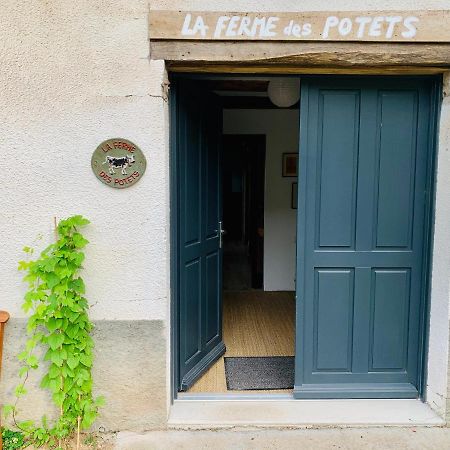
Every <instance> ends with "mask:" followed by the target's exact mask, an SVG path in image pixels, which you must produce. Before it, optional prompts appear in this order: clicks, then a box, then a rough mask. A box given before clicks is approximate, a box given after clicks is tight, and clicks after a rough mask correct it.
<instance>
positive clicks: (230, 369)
mask: <svg viewBox="0 0 450 450" xmlns="http://www.w3.org/2000/svg"><path fill="white" fill-rule="evenodd" d="M188 83H189V84H190V89H191V90H192V91H196V92H197V93H198V92H202V94H201V95H202V98H203V99H204V104H203V106H204V105H208V113H206V114H205V117H202V115H203V114H204V111H200V110H199V111H197V112H196V111H194V110H192V111H191V112H190V117H191V120H192V122H194V121H196V119H194V117H197V118H198V120H197V122H198V123H197V125H196V126H197V127H198V129H197V130H198V131H197V133H198V136H201V135H202V134H205V133H206V132H210V133H212V132H213V131H212V130H214V134H215V136H210V137H209V138H205V139H203V140H202V139H201V138H200V137H199V138H198V139H197V137H195V134H196V133H193V132H192V129H193V124H192V122H191V125H188V126H190V128H191V132H190V135H189V138H190V139H191V140H192V139H193V141H192V147H195V146H197V147H198V148H199V147H201V146H202V142H203V144H204V146H205V148H204V149H203V150H200V153H195V154H194V155H192V154H191V156H190V160H191V161H192V160H195V161H196V162H195V165H196V170H197V169H198V167H199V166H200V171H201V170H202V169H201V166H202V165H203V166H205V167H208V174H209V176H210V178H208V179H207V181H206V182H208V180H209V183H210V187H209V188H208V191H209V193H203V194H202V193H200V192H197V191H196V192H195V195H196V196H197V197H198V196H202V195H203V196H204V195H206V196H207V197H208V195H209V196H210V198H208V199H207V200H206V208H204V210H205V209H206V210H207V211H208V213H207V216H208V217H205V218H203V221H206V222H208V221H211V223H213V222H215V221H216V220H217V221H218V223H219V226H217V225H216V226H211V233H210V239H209V238H208V231H207V232H206V241H207V240H208V239H209V243H207V244H205V245H209V246H210V250H208V252H210V253H209V255H210V256H209V257H207V258H206V259H205V262H206V264H208V263H210V267H209V269H208V268H207V271H208V273H209V277H208V276H207V275H206V274H205V277H208V279H205V281H204V282H205V283H206V284H208V283H211V273H212V272H214V274H216V275H217V274H218V275H217V276H218V282H217V283H215V282H214V283H213V284H212V285H211V284H210V285H209V287H208V288H207V289H208V290H209V292H214V294H213V297H214V299H215V300H214V301H216V302H217V303H218V304H219V306H218V308H220V311H215V312H213V314H212V316H211V317H210V318H209V319H208V320H211V321H212V322H213V323H214V325H217V330H216V329H215V328H214V325H213V326H211V334H210V336H207V337H205V338H203V339H205V340H211V338H213V339H214V337H215V336H216V334H215V332H216V331H217V332H218V333H220V332H221V333H222V336H223V344H224V347H225V348H223V347H220V344H217V345H218V346H219V350H218V351H217V352H216V353H215V354H214V357H212V358H211V359H210V360H209V361H207V362H205V366H206V365H207V367H205V366H203V367H202V369H201V372H202V373H200V371H199V372H197V373H196V374H195V377H196V378H195V379H194V378H193V379H189V380H187V382H186V383H185V384H184V385H183V383H181V386H180V390H181V391H185V392H188V393H189V394H192V393H210V394H223V393H231V394H236V393H239V394H243V393H245V394H255V393H257V394H266V393H273V392H276V393H292V390H293V386H294V356H295V350H294V346H295V295H294V290H295V248H296V238H295V236H296V209H295V208H296V205H294V203H295V202H294V200H293V197H292V195H293V184H294V183H296V182H297V178H296V174H295V173H293V172H291V173H290V174H289V175H290V176H287V174H286V173H284V172H283V166H282V163H283V157H284V155H285V154H294V155H295V156H297V155H298V117H299V116H298V101H297V102H296V103H295V105H293V106H292V107H290V108H279V107H277V106H275V105H274V104H272V103H271V102H270V100H269V98H268V94H267V87H268V83H269V79H267V78H266V79H261V78H256V79H255V78H235V77H234V78H230V77H215V79H206V80H205V79H203V80H197V81H190V82H188ZM194 86H195V87H194ZM197 103H198V97H197ZM192 109H194V108H192ZM215 114H216V117H217V119H216V121H214V119H213V116H214V115H215ZM196 115H197V116H196ZM202 122H203V123H204V125H202V124H201V123H202ZM213 122H214V123H213ZM204 127H205V128H208V131H207V130H205V128H204ZM216 138H217V140H216ZM211 145H217V146H218V148H219V156H218V160H217V164H216V160H215V159H214V161H212V160H211V157H209V159H208V157H207V156H205V154H206V153H208V152H209V151H210V150H208V149H207V147H208V148H209V147H210V146H211ZM202 155H203V156H202ZM202 158H204V159H203V160H202ZM296 161H297V159H295V163H296ZM291 164H292V161H291ZM186 167H187V165H186ZM292 170H293V171H294V172H295V171H296V167H294V169H292V167H291V171H292ZM191 173H192V172H191ZM213 174H214V175H213ZM186 176H187V177H188V176H189V175H186ZM198 176H199V177H201V173H199V174H198ZM215 177H217V180H219V182H218V183H216V179H215ZM186 179H187V178H186ZM197 181H198V178H197V179H196V182H197ZM188 184H189V182H188ZM213 197H214V198H213ZM200 201H201V200H200ZM293 202H294V203H293ZM213 203H214V205H212V204H213ZM191 213H192V210H191ZM196 213H197V211H196ZM198 213H199V215H201V212H200V211H199V212H198ZM216 215H217V217H216ZM186 217H187V216H186ZM200 220H202V219H200ZM206 226H208V224H207V223H206ZM216 230H218V231H217V233H216ZM216 235H219V241H218V242H217V241H214V239H215V237H216ZM194 241H195V240H194V239H189V240H188V242H194ZM214 246H217V247H218V251H219V255H218V257H217V258H216V254H215V253H214V256H211V255H212V254H213V253H211V249H212V248H213V247H214ZM188 247H189V248H192V244H190V243H188ZM214 251H215V250H214ZM189 258H191V256H190V257H189ZM213 260H215V261H217V263H216V262H214V263H212V261H213ZM189 261H192V260H191V259H190V260H189ZM189 270H192V266H190V269H189ZM199 271H201V268H199ZM195 276H196V277H197V276H199V275H198V271H197V270H196V271H195ZM200 276H201V275H200ZM198 308H200V310H202V311H203V314H208V313H210V312H211V311H209V312H207V311H206V309H207V308H208V306H205V305H203V306H201V305H198V304H197V305H196V311H198ZM210 325H211V322H210ZM197 326H199V327H202V326H203V327H205V324H203V325H201V324H197ZM207 326H208V325H206V327H207ZM189 333H192V331H189ZM197 339H200V340H201V339H202V337H200V336H197ZM197 343H198V341H197V342H193V345H192V347H191V349H189V350H187V351H186V354H185V355H184V358H185V361H186V360H187V361H189V360H190V359H195V357H196V353H197V349H198V345H197ZM200 364H201V365H203V363H202V362H201V361H200ZM187 370H188V371H189V370H190V368H188V369H187ZM277 371H278V372H280V373H279V374H278V375H277V374H276V373H275V372H277ZM270 375H272V378H273V379H271V380H267V381H266V382H265V383H264V378H265V377H266V376H270Z"/></svg>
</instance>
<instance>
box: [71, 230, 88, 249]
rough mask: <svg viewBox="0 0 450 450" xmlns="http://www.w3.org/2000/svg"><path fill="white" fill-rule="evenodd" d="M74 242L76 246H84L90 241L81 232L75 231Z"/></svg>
mask: <svg viewBox="0 0 450 450" xmlns="http://www.w3.org/2000/svg"><path fill="white" fill-rule="evenodd" d="M72 239H73V243H74V245H75V247H76V248H83V247H86V245H87V244H88V243H89V241H88V240H87V239H85V238H84V237H83V236H82V235H81V234H80V233H74V234H73V236H72Z"/></svg>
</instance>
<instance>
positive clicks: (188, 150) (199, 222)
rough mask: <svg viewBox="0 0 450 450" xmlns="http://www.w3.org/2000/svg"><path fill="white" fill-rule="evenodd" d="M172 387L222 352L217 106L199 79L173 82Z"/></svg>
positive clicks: (183, 384) (184, 383) (186, 383)
mask: <svg viewBox="0 0 450 450" xmlns="http://www.w3.org/2000/svg"><path fill="white" fill-rule="evenodd" d="M176 91H177V94H176V102H177V103H176V105H177V111H176V124H177V125H176V126H177V130H176V133H177V136H176V142H177V146H176V163H177V171H176V172H177V174H178V180H177V197H178V209H179V210H178V226H177V229H178V246H177V247H178V271H177V272H178V277H179V279H178V283H177V284H178V321H179V328H178V330H179V331H178V367H179V369H178V372H179V373H178V389H179V390H187V389H188V388H189V387H190V386H192V384H193V383H194V382H195V381H196V380H197V379H198V377H199V376H200V375H202V374H203V373H204V371H205V370H206V369H207V368H208V367H209V366H210V365H211V364H212V363H214V362H215V361H216V359H217V358H219V357H220V356H221V355H222V354H223V353H224V352H225V346H224V344H223V341H222V249H221V220H222V219H221V216H222V204H221V197H222V196H221V176H220V175H221V173H220V146H219V142H220V141H219V137H220V133H221V111H220V109H219V107H218V106H217V102H215V101H214V99H213V97H212V94H207V93H205V92H203V91H202V89H201V83H199V82H193V81H187V80H186V81H181V80H180V81H179V82H178V83H177V86H176Z"/></svg>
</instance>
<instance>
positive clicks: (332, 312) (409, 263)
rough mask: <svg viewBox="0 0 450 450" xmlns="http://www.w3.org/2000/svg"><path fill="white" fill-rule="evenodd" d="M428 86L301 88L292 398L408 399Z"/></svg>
mask: <svg viewBox="0 0 450 450" xmlns="http://www.w3.org/2000/svg"><path fill="white" fill-rule="evenodd" d="M430 104H431V88H430V83H429V82H427V81H426V80H425V81H424V80H421V79H418V78H415V79H411V78H409V79H408V78H402V79H399V78H395V77H394V78H379V77H373V78H372V77H367V78H365V79H362V78H354V79H352V78H346V79H345V78H340V79H339V78H331V77H328V78H309V79H302V92H301V106H300V116H301V119H300V120H301V123H300V158H299V161H300V163H299V164H300V169H299V171H300V172H299V173H300V176H299V195H298V201H299V203H298V211H299V218H298V243H297V253H298V255H297V337H296V374H295V389H294V396H295V397H296V398H381V397H391V398H393V397H397V398H414V397H417V396H418V395H419V394H418V393H419V383H420V376H421V367H422V345H421V340H422V336H423V331H422V330H423V323H422V321H421V317H422V311H423V307H424V304H423V303H424V297H425V295H424V290H425V281H424V280H425V273H424V267H425V263H424V261H425V258H426V253H425V251H426V247H427V245H426V243H427V232H426V231H425V230H426V229H427V213H428V211H429V209H430V208H431V206H430V201H429V199H430V195H429V192H430V183H429V178H430V168H429V166H430V164H429V160H430V138H429V136H430V129H431V128H430V124H431V123H432V122H433V120H432V117H431V112H430V111H431V109H430V108H431V106H430Z"/></svg>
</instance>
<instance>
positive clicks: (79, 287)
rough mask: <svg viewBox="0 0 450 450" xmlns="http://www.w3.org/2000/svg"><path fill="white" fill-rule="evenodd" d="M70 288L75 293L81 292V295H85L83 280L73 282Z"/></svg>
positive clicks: (77, 279)
mask: <svg viewBox="0 0 450 450" xmlns="http://www.w3.org/2000/svg"><path fill="white" fill-rule="evenodd" d="M69 286H70V289H73V290H74V291H76V292H79V293H80V294H84V292H85V286H84V281H83V280H82V279H81V278H76V279H75V280H72V281H71V282H70V284H69Z"/></svg>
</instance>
